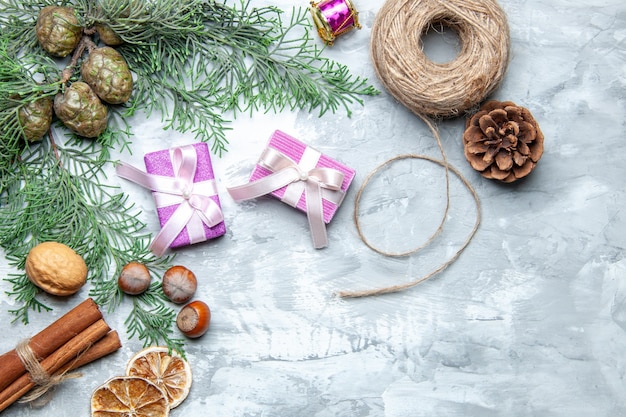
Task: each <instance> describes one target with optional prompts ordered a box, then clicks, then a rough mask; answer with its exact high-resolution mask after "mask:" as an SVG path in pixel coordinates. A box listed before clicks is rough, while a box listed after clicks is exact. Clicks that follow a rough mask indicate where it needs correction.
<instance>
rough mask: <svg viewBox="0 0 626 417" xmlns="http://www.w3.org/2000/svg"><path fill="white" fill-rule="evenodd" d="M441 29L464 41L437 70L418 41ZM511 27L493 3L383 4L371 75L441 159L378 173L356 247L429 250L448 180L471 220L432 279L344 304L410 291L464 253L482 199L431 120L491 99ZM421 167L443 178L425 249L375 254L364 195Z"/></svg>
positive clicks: (423, 0)
mask: <svg viewBox="0 0 626 417" xmlns="http://www.w3.org/2000/svg"><path fill="white" fill-rule="evenodd" d="M437 24H441V25H443V26H447V27H449V28H451V29H453V30H455V31H456V32H457V34H458V36H459V39H460V40H461V51H460V52H459V54H458V56H457V57H456V58H455V59H454V60H452V61H450V62H447V63H435V62H433V61H432V60H430V59H429V58H428V57H427V56H426V55H425V53H424V51H423V45H422V42H421V38H422V36H423V35H424V34H425V33H426V32H427V31H428V29H429V28H431V27H433V26H435V25H437ZM509 46H510V39H509V27H508V23H507V20H506V16H505V14H504V12H503V10H502V9H501V8H500V6H499V5H498V3H497V1H496V0H387V1H386V2H385V4H383V6H382V8H381V9H380V11H379V13H378V14H377V16H376V19H375V21H374V25H373V27H372V33H371V43H370V50H371V56H372V60H373V63H374V69H375V71H376V75H377V76H378V78H379V79H380V81H381V83H382V84H383V86H384V87H385V88H386V90H387V91H388V92H389V93H390V94H391V95H392V96H393V97H394V98H395V99H397V100H398V101H399V102H400V103H401V104H403V105H404V106H405V107H406V108H408V109H409V110H411V112H413V113H414V114H415V115H416V116H418V117H419V118H420V119H422V121H424V123H425V124H426V125H427V126H428V128H429V129H430V131H431V133H432V135H433V138H434V139H435V141H436V143H437V146H438V148H439V151H440V153H441V159H440V160H439V159H435V158H431V157H429V156H425V155H419V154H406V155H399V156H396V157H394V158H391V159H389V160H387V161H385V162H383V163H382V164H381V165H379V166H378V167H376V168H375V169H374V170H373V171H372V172H371V173H370V174H369V176H368V177H367V178H366V180H365V181H364V182H363V184H362V185H361V188H360V189H359V191H358V193H357V197H356V201H355V208H354V222H355V225H356V228H357V232H358V234H359V237H360V238H361V240H362V241H363V242H364V243H365V245H367V246H368V247H369V248H370V249H372V250H373V251H375V252H377V253H379V254H381V255H383V256H388V257H399V256H408V255H412V254H414V253H416V252H418V251H420V250H422V249H423V248H424V247H426V246H427V245H429V244H431V243H432V242H433V241H434V240H435V239H436V237H437V236H438V235H439V234H440V233H441V231H442V230H443V227H444V224H445V222H446V217H447V213H448V210H449V208H450V172H452V173H453V174H454V175H455V176H456V177H457V178H458V179H459V180H460V181H461V182H462V183H463V185H464V186H465V187H466V188H467V190H468V191H469V192H470V194H471V195H472V197H473V199H474V203H475V206H476V218H475V223H474V225H473V227H472V230H471V231H470V232H469V234H468V235H467V237H466V239H465V241H464V242H463V244H462V245H461V246H460V247H459V249H458V250H457V251H456V252H455V253H454V254H453V255H452V256H451V257H450V258H449V259H448V260H446V261H445V262H443V263H442V264H440V265H439V266H438V267H436V268H435V269H434V270H433V271H431V272H429V273H427V274H425V275H423V276H420V277H417V278H413V279H412V280H410V281H408V282H405V283H402V284H398V285H391V286H386V287H382V288H374V289H368V290H357V291H340V292H338V293H337V295H338V296H339V297H342V298H356V297H367V296H371V295H380V294H387V293H392V292H398V291H402V290H405V289H407V288H410V287H413V286H415V285H417V284H419V283H421V282H424V281H426V280H427V279H429V278H431V277H433V276H434V275H436V274H438V273H440V272H441V271H443V270H444V269H446V268H447V267H448V266H450V265H451V264H452V263H453V262H454V261H455V260H456V259H457V258H458V257H459V256H460V255H461V253H462V252H463V251H464V250H465V248H466V247H467V246H468V245H469V243H470V242H471V240H472V239H473V237H474V235H475V234H476V232H477V230H478V227H479V225H480V221H481V207H480V200H479V197H478V195H477V193H476V191H475V190H474V188H473V187H472V185H471V184H470V183H469V181H468V180H467V179H466V178H465V177H464V176H463V174H462V173H461V172H460V171H459V170H458V169H456V168H454V167H453V166H452V165H450V164H449V163H448V160H447V158H446V153H445V150H444V148H443V145H442V143H441V138H440V136H439V132H438V131H437V129H436V126H435V124H434V121H433V119H436V118H444V117H454V116H459V115H461V114H463V113H464V112H468V111H470V110H471V109H472V108H473V107H475V106H477V105H478V104H480V102H481V101H483V100H484V99H485V98H486V97H487V96H488V95H489V94H491V93H492V92H493V91H494V90H495V89H496V88H497V87H498V85H499V84H500V82H501V81H502V79H503V78H504V74H505V72H506V68H507V66H508V60H509ZM408 158H412V159H423V160H427V161H430V162H433V163H435V164H438V165H440V166H441V167H443V168H444V170H445V182H446V206H445V209H444V213H443V216H442V218H441V221H440V223H439V225H438V227H437V229H436V230H435V232H434V233H433V234H432V235H431V236H430V237H429V238H428V239H427V240H426V242H425V243H424V244H422V245H420V246H418V247H417V248H415V249H412V250H409V251H405V252H390V251H384V250H381V249H379V248H377V247H376V246H375V245H374V244H372V243H371V242H369V241H368V239H367V238H366V237H365V236H364V234H363V232H362V230H361V226H360V222H359V203H360V199H361V195H362V193H363V192H364V190H365V189H366V187H367V185H368V184H369V182H370V180H371V179H372V177H373V176H375V175H376V174H377V173H378V172H379V171H380V170H381V169H383V168H384V167H386V166H387V165H389V164H391V163H393V162H395V161H398V160H402V159H408Z"/></svg>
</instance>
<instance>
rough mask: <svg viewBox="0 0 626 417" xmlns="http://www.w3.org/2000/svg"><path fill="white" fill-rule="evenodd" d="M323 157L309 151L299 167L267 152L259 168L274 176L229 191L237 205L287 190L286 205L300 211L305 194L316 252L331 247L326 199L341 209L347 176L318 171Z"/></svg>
mask: <svg viewBox="0 0 626 417" xmlns="http://www.w3.org/2000/svg"><path fill="white" fill-rule="evenodd" d="M320 156H321V154H320V153H319V152H317V151H316V150H314V149H312V148H309V147H307V148H306V149H305V151H304V154H303V155H302V158H301V159H300V162H299V163H296V162H295V161H293V160H292V159H291V158H289V157H288V156H286V155H284V154H283V153H281V152H280V151H278V150H276V149H274V148H269V147H268V148H266V149H265V150H264V151H263V154H261V157H260V159H259V162H258V165H259V166H261V167H263V168H266V169H268V170H270V171H272V173H271V174H270V175H268V176H266V177H263V178H260V179H258V180H256V181H253V182H250V183H248V184H244V185H240V186H237V187H232V188H228V192H229V193H230V195H231V197H232V198H233V199H234V200H235V201H243V200H249V199H252V198H257V197H260V196H263V195H266V194H269V193H271V192H273V191H276V190H278V189H280V188H282V187H285V186H287V188H286V189H285V194H284V195H283V197H282V199H281V200H282V201H283V202H285V203H287V204H289V205H290V206H292V207H296V205H297V204H298V201H299V200H300V198H301V196H302V193H304V195H305V199H306V214H307V218H308V220H309V227H310V229H311V235H312V238H313V245H314V246H315V248H317V249H319V248H323V247H324V246H326V245H327V244H328V237H327V235H326V224H325V223H324V207H323V204H322V199H325V200H327V201H330V202H332V203H335V204H336V205H339V204H340V203H341V201H342V200H343V196H344V193H343V192H342V191H341V185H342V183H343V178H344V175H343V173H342V172H340V171H338V170H336V169H333V168H323V167H320V168H316V165H317V162H318V161H319V158H320Z"/></svg>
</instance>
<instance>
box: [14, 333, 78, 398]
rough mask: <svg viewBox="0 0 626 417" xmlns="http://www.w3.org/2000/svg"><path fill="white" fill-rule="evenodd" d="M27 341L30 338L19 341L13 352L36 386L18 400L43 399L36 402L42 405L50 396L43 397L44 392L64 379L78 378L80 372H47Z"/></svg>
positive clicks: (48, 392) (49, 391) (47, 391)
mask: <svg viewBox="0 0 626 417" xmlns="http://www.w3.org/2000/svg"><path fill="white" fill-rule="evenodd" d="M29 342H30V339H24V340H22V341H21V342H19V343H18V344H17V346H16V347H15V352H16V353H17V356H18V358H19V359H20V361H21V362H22V364H23V365H24V368H25V369H26V371H27V372H28V373H29V375H30V379H31V381H33V383H35V385H36V387H35V388H34V389H33V390H32V391H31V392H30V393H29V394H28V395H25V396H24V397H22V399H21V400H20V402H22V403H25V402H34V401H35V400H38V399H43V401H42V403H41V404H37V405H43V404H45V403H47V402H48V401H49V400H50V397H44V395H45V394H50V393H51V390H52V389H53V388H55V387H56V386H57V385H59V384H60V383H61V382H63V381H65V380H66V379H71V378H79V377H81V376H82V374H81V373H78V372H73V373H67V371H65V372H62V373H59V374H53V375H50V374H48V372H46V370H45V369H44V368H43V367H42V366H41V364H40V363H39V361H38V360H37V357H36V356H35V353H34V352H33V350H32V349H31V348H30V346H29Z"/></svg>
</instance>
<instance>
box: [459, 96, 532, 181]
mask: <svg viewBox="0 0 626 417" xmlns="http://www.w3.org/2000/svg"><path fill="white" fill-rule="evenodd" d="M463 146H464V148H465V157H466V158H467V160H468V162H469V163H470V165H471V166H472V168H474V169H475V170H477V171H478V172H480V174H481V175H482V176H483V177H485V178H491V179H496V180H499V181H502V182H507V183H508V182H513V181H515V180H518V179H520V178H523V177H525V176H526V175H528V174H530V172H531V171H532V170H533V169H534V168H535V166H536V165H537V161H539V158H541V155H542V154H543V133H542V132H541V129H539V125H538V124H537V122H536V121H535V119H534V118H533V116H532V115H531V114H530V111H528V109H526V108H524V107H521V106H518V105H516V104H515V103H512V102H510V101H503V102H500V101H495V100H491V101H488V102H486V103H484V104H483V105H482V106H481V108H480V110H479V111H478V113H476V114H474V115H473V116H472V117H470V118H468V119H467V123H466V128H465V132H464V133H463Z"/></svg>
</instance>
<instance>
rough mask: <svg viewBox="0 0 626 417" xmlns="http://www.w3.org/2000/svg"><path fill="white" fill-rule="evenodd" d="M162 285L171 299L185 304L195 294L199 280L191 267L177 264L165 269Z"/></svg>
mask: <svg viewBox="0 0 626 417" xmlns="http://www.w3.org/2000/svg"><path fill="white" fill-rule="evenodd" d="M162 286H163V293H164V294H165V296H166V297H167V298H169V299H170V301H172V302H174V303H176V304H183V303H186V302H187V301H189V300H191V297H193V295H194V294H195V292H196V288H197V287H198V280H197V279H196V276H195V275H194V273H193V272H191V271H190V270H189V269H187V268H185V267H184V266H181V265H176V266H173V267H171V268H170V269H168V270H167V271H165V274H163V284H162Z"/></svg>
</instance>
